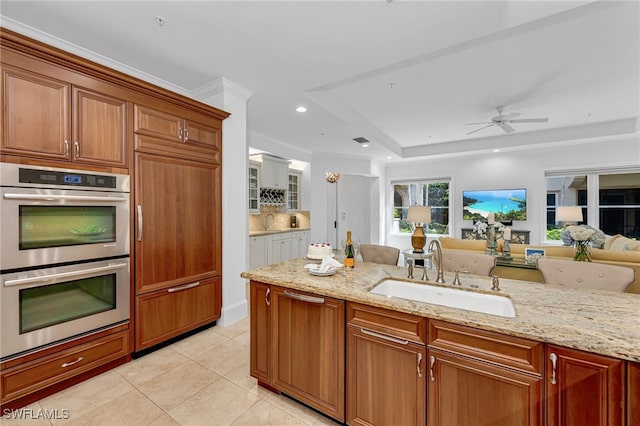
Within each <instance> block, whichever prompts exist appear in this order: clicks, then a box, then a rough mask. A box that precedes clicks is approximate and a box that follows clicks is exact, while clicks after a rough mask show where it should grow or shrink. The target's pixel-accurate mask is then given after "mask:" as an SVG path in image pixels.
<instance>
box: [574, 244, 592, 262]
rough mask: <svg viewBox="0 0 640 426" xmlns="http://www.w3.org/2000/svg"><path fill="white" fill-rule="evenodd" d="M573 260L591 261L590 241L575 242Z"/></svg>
mask: <svg viewBox="0 0 640 426" xmlns="http://www.w3.org/2000/svg"><path fill="white" fill-rule="evenodd" d="M573 260H577V261H579V262H591V244H590V243H589V241H576V242H575V244H574V253H573Z"/></svg>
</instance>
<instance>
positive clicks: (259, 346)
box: [249, 281, 271, 384]
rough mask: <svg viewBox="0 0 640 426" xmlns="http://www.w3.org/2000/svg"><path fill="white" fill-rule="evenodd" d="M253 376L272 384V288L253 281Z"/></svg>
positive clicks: (251, 335) (251, 292) (251, 303)
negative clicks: (270, 349)
mask: <svg viewBox="0 0 640 426" xmlns="http://www.w3.org/2000/svg"><path fill="white" fill-rule="evenodd" d="M249 291H250V292H249V295H250V297H249V301H250V306H251V317H250V321H251V333H250V337H251V376H253V377H255V378H256V379H258V380H260V381H261V382H264V383H267V384H269V383H271V353H270V351H269V348H270V342H271V339H270V336H271V309H270V308H271V286H269V285H267V284H263V283H259V282H256V281H251V283H250V290H249Z"/></svg>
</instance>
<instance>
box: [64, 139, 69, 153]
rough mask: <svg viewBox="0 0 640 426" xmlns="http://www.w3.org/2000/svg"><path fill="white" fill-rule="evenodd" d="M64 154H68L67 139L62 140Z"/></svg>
mask: <svg viewBox="0 0 640 426" xmlns="http://www.w3.org/2000/svg"><path fill="white" fill-rule="evenodd" d="M64 156H65V157H68V156H69V141H67V140H66V139H65V140H64Z"/></svg>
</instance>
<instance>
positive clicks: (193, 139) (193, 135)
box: [184, 120, 221, 149]
mask: <svg viewBox="0 0 640 426" xmlns="http://www.w3.org/2000/svg"><path fill="white" fill-rule="evenodd" d="M185 129H186V133H185V135H184V140H185V142H186V143H188V144H202V145H207V146H208V147H210V148H216V149H219V148H220V140H221V138H220V135H221V132H220V129H219V128H216V127H213V126H208V125H205V124H201V123H196V122H193V121H188V120H187V121H185Z"/></svg>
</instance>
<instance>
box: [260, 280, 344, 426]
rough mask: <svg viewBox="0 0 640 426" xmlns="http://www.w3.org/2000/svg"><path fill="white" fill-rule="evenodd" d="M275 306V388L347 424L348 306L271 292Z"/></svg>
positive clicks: (297, 295)
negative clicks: (346, 326)
mask: <svg viewBox="0 0 640 426" xmlns="http://www.w3.org/2000/svg"><path fill="white" fill-rule="evenodd" d="M291 294H292V295H294V296H290V295H291ZM300 296H302V297H308V296H311V297H312V299H310V300H300V299H299V297H300ZM271 303H272V305H271V308H272V309H273V310H274V314H273V315H272V320H273V324H272V351H273V352H272V359H273V360H274V363H273V385H274V387H276V388H277V389H279V390H281V391H282V392H285V393H287V394H290V395H291V396H293V397H294V398H296V399H299V400H300V401H302V402H304V403H306V404H309V405H310V406H312V407H314V408H317V409H318V410H321V411H323V412H324V413H326V414H328V415H330V416H332V417H334V418H336V419H338V420H340V421H344V414H345V413H344V409H345V404H344V398H345V392H344V379H345V376H344V354H345V350H344V333H345V322H344V302H343V301H341V300H335V299H330V298H326V297H318V296H312V295H307V294H304V293H300V292H298V291H292V290H285V289H282V288H272V298H271Z"/></svg>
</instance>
